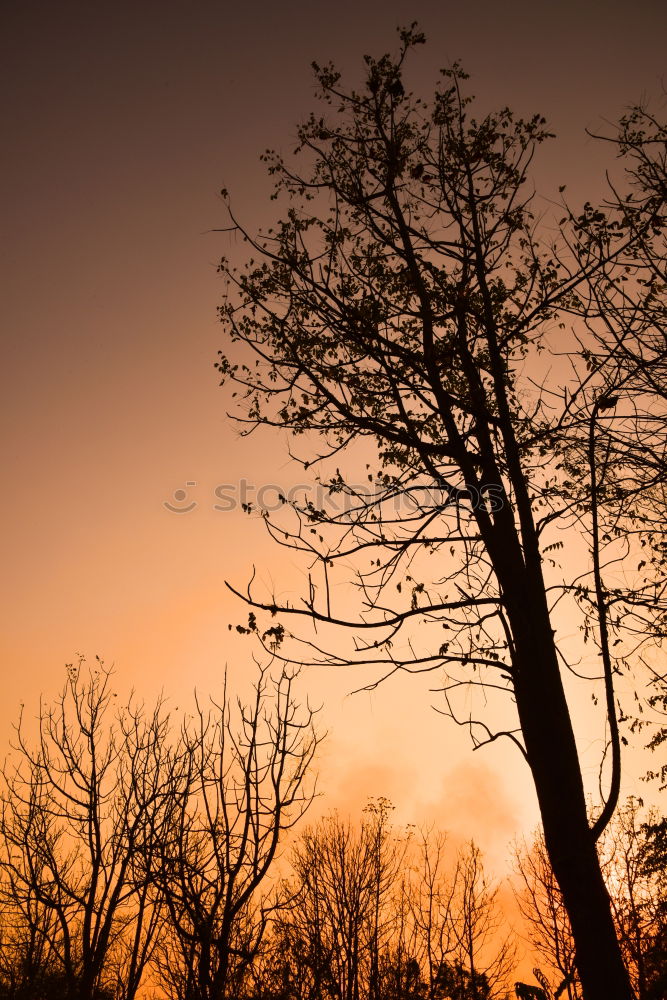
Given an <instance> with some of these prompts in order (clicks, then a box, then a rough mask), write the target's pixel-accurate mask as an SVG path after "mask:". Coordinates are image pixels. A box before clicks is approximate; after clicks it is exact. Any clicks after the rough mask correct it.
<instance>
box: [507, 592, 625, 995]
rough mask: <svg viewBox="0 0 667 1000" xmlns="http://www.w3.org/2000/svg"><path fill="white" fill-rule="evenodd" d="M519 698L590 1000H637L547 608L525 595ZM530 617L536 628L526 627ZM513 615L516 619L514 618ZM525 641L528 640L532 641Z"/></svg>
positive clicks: (517, 637) (520, 611)
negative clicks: (592, 823) (594, 826)
mask: <svg viewBox="0 0 667 1000" xmlns="http://www.w3.org/2000/svg"><path fill="white" fill-rule="evenodd" d="M520 599H521V602H522V607H519V606H515V612H516V613H518V614H519V615H520V616H521V617H522V619H523V621H522V622H521V625H520V627H519V628H517V629H515V630H514V635H515V641H516V659H515V665H516V676H515V685H514V689H515V694H516V700H517V708H518V712H519V718H520V721H521V728H522V732H523V736H524V740H525V746H526V751H527V756H528V762H529V765H530V768H531V771H532V774H533V779H534V782H535V789H536V792H537V798H538V801H539V806H540V813H541V816H542V825H543V828H544V839H545V843H546V847H547V851H548V853H549V859H550V861H551V865H552V867H553V870H554V874H555V876H556V878H557V880H558V884H559V886H560V889H561V892H562V894H563V900H564V903H565V906H566V909H567V912H568V915H569V917H570V923H571V926H572V933H573V936H574V941H575V948H576V963H577V970H578V973H579V977H580V979H581V985H582V988H583V992H584V997H585V1000H633V997H634V993H633V990H632V987H631V985H630V980H629V977H628V973H627V970H626V968H625V965H624V962H623V958H622V955H621V949H620V946H619V942H618V939H617V936H616V929H615V927H614V922H613V918H612V912H611V904H610V900H609V894H608V892H607V889H606V886H605V884H604V880H603V878H602V872H601V870H600V863H599V859H598V855H597V850H596V847H595V843H594V841H593V837H592V835H591V832H590V828H589V824H588V816H587V810H586V799H585V794H584V787H583V781H582V778H581V768H580V764H579V757H578V754H577V748H576V743H575V739H574V732H573V729H572V723H571V720H570V713H569V709H568V705H567V701H566V698H565V692H564V689H563V683H562V679H561V676H560V670H559V667H558V660H557V656H556V649H555V645H554V640H553V633H552V630H551V624H550V622H549V619H548V613H546V608H545V607H544V606H542V607H541V606H540V604H541V602H540V601H539V598H538V599H537V600H536V599H535V595H534V594H533V598H532V599H531V598H530V597H527V595H526V594H522V595H520ZM528 616H530V619H531V620H530V622H529V621H527V618H528ZM511 617H512V616H511ZM526 637H527V640H528V641H526Z"/></svg>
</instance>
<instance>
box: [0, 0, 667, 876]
mask: <svg viewBox="0 0 667 1000" xmlns="http://www.w3.org/2000/svg"><path fill="white" fill-rule="evenodd" d="M468 11H469V12H467V13H464V11H463V5H462V4H460V3H459V4H453V3H445V2H443V0H433V2H430V0H429V2H414V3H404V2H399V0H390V2H384V3H363V2H362V3H359V2H358V0H355V2H351V0H344V2H342V3H339V4H337V5H336V6H335V8H334V7H333V6H332V7H331V8H327V9H326V10H325V9H324V8H320V6H319V5H317V4H313V3H305V2H295V0H292V2H287V3H283V4H280V5H278V4H275V3H271V4H269V3H259V4H254V5H251V4H238V3H233V4H232V3H224V2H223V3H221V2H218V3H213V2H196V0H195V2H190V3H185V2H170V0H168V2H166V3H165V2H162V3H157V2H152V0H150V2H139V3H132V4H130V3H129V2H126V3H123V2H120V3H116V4H113V5H112V4H108V5H100V4H90V3H80V2H64V3H62V4H52V3H41V4H40V3H31V2H27V0H26V2H25V3H21V4H14V5H13V6H12V7H11V9H10V7H9V5H5V8H4V12H3V21H4V26H3V35H4V37H5V57H4V58H3V60H2V63H3V65H2V70H1V72H2V75H3V81H2V93H3V95H4V99H5V101H6V108H5V113H4V129H3V131H4V136H5V140H6V141H5V145H6V147H7V149H6V152H5V154H4V157H3V160H4V162H3V174H4V183H3V196H4V200H5V206H4V211H3V228H4V250H3V254H4V260H3V268H2V273H3V278H4V282H5V286H6V290H5V294H4V296H3V312H4V319H3V338H4V352H3V355H4V363H3V366H2V373H1V378H2V405H3V408H4V416H3V422H2V466H3V472H4V485H3V490H2V494H1V496H0V503H1V504H2V525H3V557H2V565H3V576H2V614H3V626H2V640H1V641H2V662H3V666H4V684H3V698H2V701H1V702H0V736H2V740H3V744H4V742H5V741H6V738H7V737H8V734H9V730H10V722H11V720H13V719H15V717H16V714H17V710H18V705H19V702H20V701H21V700H24V701H26V702H27V703H28V705H34V704H35V703H36V699H37V696H38V693H39V692H40V691H44V692H46V693H47V694H50V693H53V692H54V691H55V690H56V689H57V688H58V686H59V685H60V683H61V680H62V677H63V665H64V663H66V662H68V661H71V660H73V659H75V658H76V654H77V653H78V652H84V653H86V654H88V655H89V656H90V657H92V656H94V655H95V654H96V653H99V654H100V655H101V656H103V657H104V658H105V659H106V661H107V662H113V663H115V665H116V668H117V671H118V686H119V688H120V689H123V690H126V689H127V688H129V687H130V686H131V685H132V684H134V685H135V686H136V687H137V688H138V689H139V690H140V691H141V692H143V693H145V694H147V695H153V694H155V693H156V692H157V691H158V690H159V689H160V688H163V689H164V690H165V691H166V692H167V693H168V694H169V695H170V696H173V698H174V701H175V703H176V704H179V702H180V701H182V700H183V699H187V697H188V693H189V692H191V690H192V688H193V687H194V686H195V685H197V686H198V687H199V688H200V689H203V690H208V689H210V688H211V687H212V686H214V685H215V684H216V683H217V682H218V680H219V678H220V675H221V670H222V667H223V665H224V663H225V662H226V661H228V662H229V663H230V665H231V667H232V670H233V671H235V672H237V675H238V676H241V675H243V674H247V673H248V671H249V665H250V652H251V647H250V646H249V645H248V643H247V642H243V641H242V640H241V639H239V638H237V637H236V636H235V635H230V633H229V632H228V630H227V624H228V622H230V621H233V622H236V621H240V620H242V619H243V617H244V612H243V609H242V608H239V606H238V603H237V602H236V601H235V600H234V599H233V598H232V597H231V595H229V594H228V592H227V591H226V590H225V587H224V580H225V579H231V580H234V581H236V583H237V584H239V585H240V586H243V584H244V583H245V580H246V579H247V576H248V574H249V571H250V567H251V564H252V563H256V564H257V566H258V567H259V568H260V576H261V578H262V579H263V580H265V581H270V580H275V581H276V585H277V586H278V587H280V585H281V584H280V581H281V579H282V576H281V573H282V566H281V563H282V558H283V557H282V555H281V556H280V557H279V558H278V557H277V556H276V552H275V549H273V548H272V547H270V546H269V545H268V544H267V542H266V540H265V538H264V535H263V531H262V526H261V524H260V523H259V522H258V521H257V520H252V519H248V518H246V517H244V516H243V515H242V514H241V513H240V512H238V511H237V512H233V513H230V512H227V513H224V512H221V511H218V510H215V509H214V503H215V502H216V498H215V496H214V489H215V487H216V486H217V485H218V484H221V483H233V482H237V481H238V480H239V479H241V478H243V477H244V478H245V479H246V480H247V481H248V482H249V483H251V484H254V485H255V486H260V485H261V484H263V483H269V482H273V483H276V485H279V486H281V487H283V488H284V489H287V488H289V487H290V486H291V485H293V484H294V483H295V482H296V481H300V479H301V478H302V477H303V472H302V471H301V472H300V471H299V469H298V467H297V466H295V465H294V464H292V463H290V462H289V460H288V458H287V452H286V448H285V442H284V441H283V440H277V438H279V435H278V436H277V435H275V434H270V433H265V434H263V435H257V436H255V437H253V438H252V439H250V440H241V439H239V438H238V436H237V435H236V431H235V430H234V429H233V428H232V427H231V425H230V423H229V421H228V420H227V418H226V416H225V408H226V406H227V405H229V399H228V398H225V397H224V395H223V393H222V392H221V390H219V389H218V388H217V380H216V375H215V372H214V369H213V361H214V360H215V357H216V351H217V350H218V348H219V347H221V346H222V331H221V328H220V327H219V325H218V324H217V322H216V305H217V304H218V302H219V300H220V297H221V288H220V285H219V282H218V280H217V278H216V263H217V259H218V257H219V256H220V254H222V253H223V252H225V253H229V245H228V242H224V239H223V237H221V236H220V234H215V233H210V232H207V230H210V229H212V228H215V227H216V226H220V225H224V224H225V220H224V216H223V212H222V206H221V203H220V200H219V198H218V191H219V189H220V188H221V187H222V186H223V185H224V186H226V187H227V188H228V189H229V190H230V192H231V193H232V198H233V204H234V206H235V208H236V210H237V211H238V214H239V215H240V216H241V217H242V218H244V219H245V220H246V221H247V222H248V223H249V225H250V226H252V225H253V224H255V223H257V224H258V223H260V222H261V221H262V219H263V217H264V218H266V213H267V212H268V211H269V209H268V205H267V201H266V194H267V191H268V189H269V188H268V183H267V181H266V180H265V178H264V175H263V168H262V167H261V165H260V164H259V161H258V154H259V153H260V152H261V151H262V150H263V149H264V148H265V147H267V146H276V147H278V148H282V149H285V150H288V149H289V148H290V146H291V144H292V140H293V139H294V136H295V123H296V122H297V121H298V120H299V119H300V118H302V117H303V116H304V115H305V114H306V113H307V111H308V110H309V109H310V107H311V104H312V95H313V84H312V78H311V73H310V70H309V65H310V61H311V60H312V59H317V60H319V61H326V60H328V59H332V60H333V61H334V62H335V63H337V64H338V65H339V66H340V67H341V68H343V69H348V70H350V71H351V72H354V73H356V72H358V68H359V66H360V60H361V55H362V54H363V53H364V52H367V51H372V52H374V53H378V52H381V51H384V50H385V49H387V48H390V47H393V45H394V38H395V34H394V27H395V25H396V24H397V23H402V24H405V23H407V22H409V21H411V20H413V19H414V18H418V19H419V21H420V24H421V25H422V27H423V28H424V30H425V31H426V33H427V35H428V38H429V45H428V46H427V48H426V49H424V50H423V51H422V52H421V53H420V55H419V59H420V62H419V65H418V66H416V67H415V71H414V72H415V78H416V79H417V81H419V80H423V82H424V89H425V91H426V92H428V88H429V86H430V84H431V82H432V81H434V80H435V78H436V70H437V67H438V66H440V65H444V64H446V63H448V62H450V61H452V60H454V59H457V58H460V59H461V60H462V61H463V64H464V66H465V67H466V68H467V69H468V71H469V72H470V73H471V75H472V77H473V80H472V87H473V90H474V91H475V92H476V93H477V94H478V95H479V96H480V98H481V99H482V101H483V102H484V103H486V104H488V105H493V104H495V105H504V104H510V105H512V106H514V107H515V108H516V109H517V110H518V111H520V112H522V113H526V114H527V113H532V112H533V111H537V110H539V111H540V112H541V113H543V114H545V115H546V116H547V118H548V120H549V122H550V123H551V125H552V126H553V129H554V131H556V132H557V133H558V134H559V137H560V138H559V140H558V141H557V142H552V143H551V144H550V146H549V147H548V148H547V149H546V150H545V152H544V153H543V154H542V158H541V160H540V162H539V163H538V165H537V169H538V172H539V176H540V179H541V182H542V183H543V184H544V188H545V192H546V194H547V195H548V196H550V197H551V196H553V195H554V194H555V190H556V186H557V185H558V184H559V183H567V184H568V191H569V192H570V195H571V197H572V198H573V200H575V199H576V198H578V197H579V198H583V197H588V196H590V197H592V198H595V197H596V196H597V195H598V193H599V192H600V183H599V178H600V176H601V170H602V169H603V167H604V164H605V162H606V157H607V156H608V153H609V150H608V149H607V150H605V149H603V148H601V147H600V146H599V145H598V144H596V143H594V142H593V141H592V140H591V139H589V138H587V137H586V135H585V134H584V129H585V128H586V127H587V126H588V127H590V128H593V129H596V128H598V127H599V126H600V122H601V119H605V118H606V119H608V120H614V119H615V118H617V117H618V115H619V114H620V113H621V112H622V109H623V107H624V106H625V105H626V104H627V103H629V102H631V101H635V100H638V99H640V98H641V97H642V96H643V95H649V94H654V95H659V93H660V90H661V83H660V80H661V73H662V72H663V71H664V38H665V37H667V34H666V31H665V28H666V27H667V26H666V25H665V16H664V13H663V5H662V4H660V3H658V2H649V0H639V2H636V3H634V4H633V5H632V8H631V15H629V14H628V5H627V4H625V3H623V4H622V3H605V4H601V5H599V7H597V8H596V9H593V7H591V8H590V9H586V10H582V9H581V7H580V5H579V4H575V3H571V2H567V3H560V4H558V5H555V4H540V3H534V2H533V3H529V2H527V0H522V2H514V3H504V4H500V3H497V2H490V0H483V2H481V0H480V2H478V3H476V4H475V5H474V7H470V8H468ZM470 11H472V13H470ZM544 204H545V206H546V202H545V203H544ZM238 250H239V253H241V252H242V251H241V247H240V246H239V248H238ZM187 483H194V484H196V485H194V486H189V487H187V497H186V498H185V500H181V501H175V500H174V495H175V493H176V491H177V490H180V489H186V484H187ZM166 501H170V502H172V503H173V502H176V503H177V505H178V504H180V505H181V506H186V505H188V504H189V503H191V502H196V504H197V506H196V508H194V509H193V510H191V511H190V512H189V513H171V512H170V511H169V510H167V509H166V508H165V506H164V503H165V502H166ZM429 683H431V684H432V683H433V680H431V681H429V680H428V679H425V680H422V681H419V680H415V679H410V678H403V679H401V680H399V681H397V682H392V683H391V684H389V685H387V686H386V687H384V688H382V689H380V690H378V691H377V692H375V693H374V694H373V695H368V694H363V695H358V696H356V697H354V698H348V697H346V695H347V692H348V691H350V690H351V688H352V687H354V686H355V679H354V678H353V677H351V676H350V675H349V674H343V673H337V674H336V675H335V676H328V677H325V676H324V675H323V672H320V674H319V675H318V674H317V673H312V674H311V675H310V676H309V677H308V678H306V679H305V680H304V685H305V687H306V688H307V689H308V690H309V691H311V692H312V694H313V696H314V700H315V701H317V700H318V699H321V700H323V701H324V710H323V713H322V725H323V727H324V728H327V729H328V730H329V732H330V734H331V735H330V739H329V741H328V744H327V746H326V747H325V748H324V749H323V757H322V772H323V780H322V788H323V790H324V791H325V792H326V793H328V795H329V798H330V800H331V801H336V802H338V803H346V802H352V803H353V804H355V805H356V804H357V803H358V802H359V801H362V802H363V801H364V800H365V798H366V796H367V795H369V794H372V795H382V794H384V795H388V796H389V797H390V798H392V799H393V800H394V802H395V803H396V804H397V805H398V806H399V810H400V819H401V821H403V820H405V821H408V820H412V819H414V820H417V821H420V820H423V819H428V818H429V817H431V816H432V817H433V818H434V819H436V820H437V822H438V823H440V824H441V825H443V826H448V827H450V828H451V829H453V830H454V831H455V832H456V833H457V835H461V836H475V837H476V838H478V839H479V840H480V842H481V843H482V846H484V847H486V848H487V849H489V850H490V851H491V852H492V854H494V859H495V861H497V862H498V863H500V862H501V861H502V859H503V858H504V856H505V847H506V844H507V842H508V841H509V840H510V839H511V837H512V835H513V833H514V832H515V831H516V830H518V829H521V828H524V827H526V826H527V827H532V825H533V824H534V822H535V816H536V813H535V807H534V801H533V795H532V791H531V786H530V779H529V776H528V774H527V771H526V769H525V768H524V767H522V765H521V763H520V761H519V760H518V759H517V755H516V752H514V751H513V750H512V748H511V747H507V748H503V747H501V746H499V745H498V744H494V745H493V747H492V748H489V749H488V750H486V751H482V752H481V753H478V754H474V755H471V754H470V749H469V744H468V740H467V737H466V735H465V733H463V732H462V731H460V730H455V729H454V728H453V727H451V726H448V724H447V722H446V720H444V719H442V718H440V717H439V716H437V715H436V714H435V713H434V712H432V711H431V710H430V708H429V705H430V702H431V700H432V699H431V697H430V696H429V694H428V691H427V688H428V686H429ZM587 697H588V696H587ZM586 704H587V703H586ZM588 712H589V710H588V708H587V707H585V706H583V703H582V707H581V709H580V714H579V717H580V720H582V722H583V723H584V724H585V725H588V724H589V723H590V725H591V726H594V725H595V720H596V718H597V717H594V716H591V715H590V714H588ZM599 740H600V731H598V730H595V729H592V730H591V732H590V734H588V733H586V734H585V735H584V737H583V738H582V747H584V748H585V749H587V750H590V751H591V753H590V755H588V756H586V758H585V767H586V769H587V774H588V776H589V777H591V778H594V776H595V773H596V757H595V756H594V755H593V751H596V750H597V749H599V745H600V744H599ZM638 769H639V765H638V764H636V765H632V764H631V765H630V767H629V770H628V785H627V787H631V786H632V782H633V780H634V777H636V773H637V771H638ZM633 776H634V777H633ZM591 787H594V782H593V783H592V786H591Z"/></svg>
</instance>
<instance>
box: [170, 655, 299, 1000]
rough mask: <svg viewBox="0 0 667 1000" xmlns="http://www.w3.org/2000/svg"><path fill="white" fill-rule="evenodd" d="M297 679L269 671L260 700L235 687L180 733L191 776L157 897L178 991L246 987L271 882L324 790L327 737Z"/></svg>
mask: <svg viewBox="0 0 667 1000" xmlns="http://www.w3.org/2000/svg"><path fill="white" fill-rule="evenodd" d="M293 686H294V678H293V676H292V675H291V674H289V673H287V672H285V671H283V672H282V673H281V674H280V676H279V677H278V678H277V679H276V680H272V679H271V677H270V675H269V673H268V671H267V670H266V669H263V670H262V671H261V672H260V676H259V680H258V681H257V684H256V686H255V691H254V698H253V700H252V702H251V703H250V704H248V705H244V704H242V703H241V701H237V703H236V706H234V704H233V701H232V699H231V698H230V696H229V694H228V691H227V684H226V681H225V688H224V691H223V697H222V701H221V702H220V703H216V702H212V707H211V709H210V710H204V708H202V707H200V706H199V705H198V707H197V712H196V714H195V717H194V719H192V720H190V721H188V722H186V723H185V724H184V726H183V730H182V733H181V740H182V745H183V748H184V759H185V761H186V762H187V775H186V778H185V780H184V782H183V784H182V786H181V794H180V796H179V799H178V805H177V808H176V809H175V810H174V812H173V814H172V816H171V826H170V828H169V830H168V832H167V835H166V836H164V837H163V838H162V839H161V842H160V852H159V868H158V871H159V879H158V886H157V888H158V894H159V896H160V898H163V899H164V900H165V905H166V908H167V914H168V917H167V921H166V925H165V927H164V935H163V938H162V945H161V948H160V951H159V957H158V965H159V974H160V977H161V979H162V982H163V985H164V987H165V989H167V991H168V994H169V996H172V997H174V998H178V1000H221V998H224V997H228V996H236V995H237V992H236V991H238V990H239V989H240V988H241V986H242V984H243V980H244V976H245V974H246V972H247V971H248V969H249V966H250V965H251V963H252V961H253V960H254V958H255V956H256V955H257V952H258V949H259V946H260V943H261V940H262V936H263V934H264V930H265V927H266V921H267V917H268V914H269V912H270V911H271V910H272V909H273V907H274V903H273V902H272V901H271V898H270V892H269V891H268V890H265V891H262V885H263V883H265V880H266V879H267V876H268V875H269V873H270V869H271V865H272V863H273V861H274V859H275V857H276V853H277V851H278V847H279V845H280V841H281V838H282V837H283V835H284V834H285V833H286V832H287V831H288V830H290V829H291V828H292V827H293V826H294V825H295V824H296V823H297V822H298V820H299V819H300V817H301V816H302V815H303V813H304V812H305V811H306V809H307V808H308V806H309V804H310V802H311V801H312V799H313V795H314V790H313V788H312V787H309V777H310V767H311V765H312V762H313V758H314V755H315V751H316V748H317V744H318V742H319V739H318V737H317V735H316V733H315V731H314V728H313V725H312V717H313V713H312V711H310V710H306V711H305V712H301V711H300V709H299V706H298V705H297V704H296V702H295V700H294V694H293Z"/></svg>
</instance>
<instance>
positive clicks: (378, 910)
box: [282, 799, 400, 1000]
mask: <svg viewBox="0 0 667 1000" xmlns="http://www.w3.org/2000/svg"><path fill="white" fill-rule="evenodd" d="M389 809H390V805H389V803H388V801H387V800H386V799H378V800H377V801H371V803H370V805H369V808H368V809H367V810H366V811H365V813H364V820H363V822H362V824H361V826H360V828H359V830H356V829H355V827H354V826H353V824H352V823H351V821H349V820H348V821H344V820H342V819H341V818H340V816H338V815H337V814H335V813H334V814H332V815H331V816H328V817H326V818H325V819H323V820H321V821H320V823H318V825H317V826H316V827H314V828H313V829H310V830H307V831H306V832H305V833H304V834H303V835H302V836H301V837H300V838H299V840H298V841H297V843H296V845H295V847H294V850H293V852H292V867H293V869H294V875H295V881H294V884H293V885H292V886H291V889H290V890H289V894H290V896H291V897H292V899H293V903H292V905H291V906H290V907H289V909H287V910H286V911H285V913H284V914H283V916H282V934H283V936H284V937H285V940H289V942H290V950H291V951H292V954H294V955H298V956H299V961H300V966H301V969H300V973H299V975H298V976H294V975H293V976H291V979H292V981H295V980H296V979H297V978H298V979H299V980H300V988H301V989H302V990H303V989H304V988H305V989H306V990H307V991H308V995H309V996H312V997H314V998H318V1000H319V998H323V997H326V996H329V995H331V994H333V995H334V996H337V997H339V998H340V1000H358V998H359V997H360V996H364V997H368V998H372V997H377V996H379V994H380V989H381V976H380V970H381V965H382V962H381V957H382V954H383V952H384V950H385V947H386V944H387V941H388V938H389V936H390V934H391V932H392V930H393V924H394V916H395V914H394V912H393V906H392V902H393V899H392V889H393V885H394V881H395V879H396V877H397V873H398V868H399V859H400V853H399V848H398V845H396V844H394V843H392V842H391V841H390V839H389V824H388V817H389ZM295 971H296V970H295ZM298 995H303V994H302V993H299V994H298Z"/></svg>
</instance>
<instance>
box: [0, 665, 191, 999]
mask: <svg viewBox="0 0 667 1000" xmlns="http://www.w3.org/2000/svg"><path fill="white" fill-rule="evenodd" d="M110 679H111V671H110V670H109V669H108V668H106V667H105V666H104V664H103V663H102V662H101V661H98V663H97V664H96V666H95V667H94V668H92V669H90V670H88V671H87V672H86V667H85V663H84V661H81V662H79V664H78V665H76V666H70V667H69V668H68V677H67V683H66V685H65V687H64V689H63V691H62V693H61V695H60V696H59V698H58V699H57V700H56V701H55V703H54V705H52V706H46V705H42V706H41V707H40V713H39V716H38V720H37V731H36V734H35V736H34V741H33V740H32V739H31V738H30V734H29V733H27V732H26V724H25V720H24V718H23V716H22V717H21V720H20V722H19V725H18V727H17V730H16V733H17V735H16V744H15V747H14V754H13V756H10V757H9V759H8V761H7V762H6V763H5V766H4V769H3V779H4V786H5V787H4V788H3V790H2V793H1V795H0V803H1V806H2V813H1V816H0V839H1V844H0V850H1V855H0V868H1V872H2V877H1V882H0V889H1V893H2V903H3V910H4V917H5V920H6V921H8V922H9V923H10V924H11V926H12V933H11V934H10V937H9V940H8V941H6V942H5V948H4V951H5V954H6V955H7V956H8V957H9V962H10V965H11V967H12V969H13V976H14V980H15V987H16V989H17V990H18V993H17V996H21V995H24V994H25V995H26V996H31V997H35V998H36V997H38V996H41V995H42V994H43V995H44V996H53V997H57V996H61V995H62V996H65V995H66V996H67V997H68V1000H69V998H72V1000H102V998H103V997H106V996H110V995H111V994H114V993H115V991H116V989H117V988H118V989H121V987H120V985H119V984H121V983H122V997H123V1000H132V998H133V997H135V995H136V993H137V990H138V987H139V984H140V982H141V978H142V975H143V972H144V969H145V967H146V964H147V962H148V961H149V959H150V957H151V953H152V949H153V946H154V943H155V934H156V930H157V926H158V920H159V911H160V902H159V900H156V899H155V898H154V897H152V896H151V897H149V886H150V883H151V879H152V876H153V872H152V870H151V868H150V867H149V868H147V867H146V864H145V862H146V859H150V858H151V855H153V854H154V847H155V842H156V838H159V837H160V836H161V835H162V833H163V823H164V817H165V809H167V808H168V805H169V802H170V798H171V792H172V790H173V785H172V777H173V759H172V757H171V755H170V753H169V750H168V747H167V745H166V744H165V738H166V735H167V731H168V716H167V715H166V714H165V713H164V711H163V710H162V707H161V705H160V704H158V706H157V707H156V708H155V710H154V712H153V713H152V714H150V713H146V712H145V710H144V709H143V708H142V707H141V706H136V705H133V703H132V702H131V701H130V702H129V703H128V704H127V705H126V706H125V707H121V708H119V709H117V708H115V707H114V706H115V702H114V699H115V695H114V693H113V691H112V689H111V686H110ZM21 990H23V991H24V994H21V992H20V991H21ZM40 991H41V992H40Z"/></svg>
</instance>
